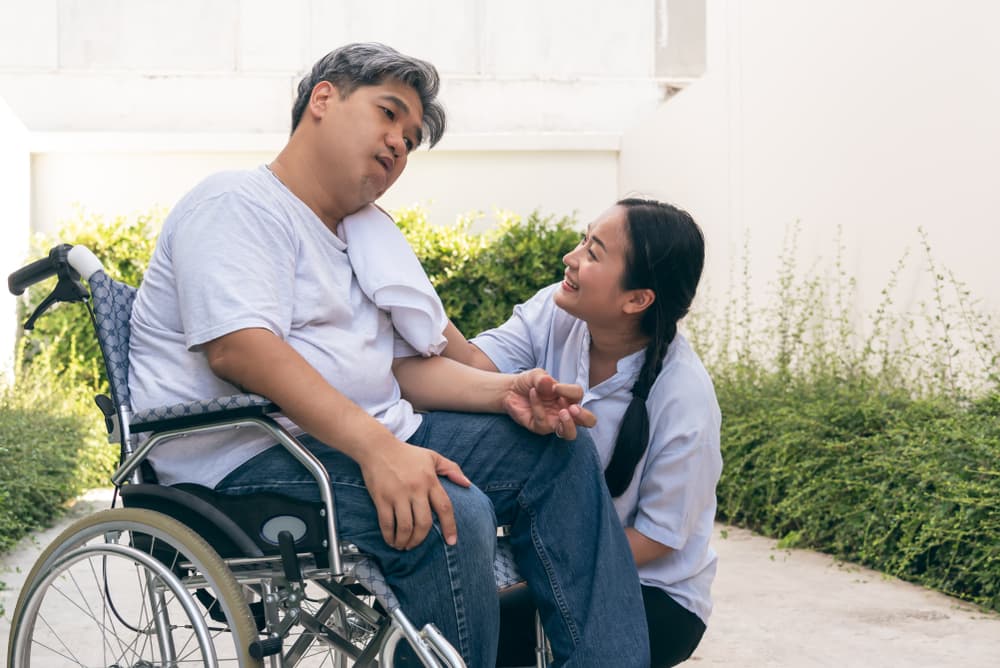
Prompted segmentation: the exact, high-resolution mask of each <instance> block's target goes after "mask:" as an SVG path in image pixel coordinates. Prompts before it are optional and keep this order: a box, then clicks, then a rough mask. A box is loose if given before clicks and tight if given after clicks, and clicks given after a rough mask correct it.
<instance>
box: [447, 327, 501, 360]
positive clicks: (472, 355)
mask: <svg viewBox="0 0 1000 668" xmlns="http://www.w3.org/2000/svg"><path fill="white" fill-rule="evenodd" d="M444 337H445V338H446V339H448V346H447V347H446V348H445V349H444V351H442V352H441V356H442V357H447V358H449V359H453V360H455V361H456V362H461V363H462V364H465V365H466V366H471V367H475V368H477V369H482V370H483V371H499V369H497V366H496V365H495V364H494V363H493V360H491V359H490V358H489V357H487V355H486V353H484V352H483V351H482V350H480V349H479V348H477V347H476V346H475V345H474V344H472V343H469V341H468V340H467V339H466V338H465V335H464V334H462V332H460V331H458V327H455V323H453V322H452V321H451V320H449V321H448V326H447V327H445V329H444Z"/></svg>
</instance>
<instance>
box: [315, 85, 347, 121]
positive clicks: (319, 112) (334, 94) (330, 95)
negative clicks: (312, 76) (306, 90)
mask: <svg viewBox="0 0 1000 668" xmlns="http://www.w3.org/2000/svg"><path fill="white" fill-rule="evenodd" d="M339 97H340V93H339V92H338V91H337V87H336V86H334V85H333V84H332V83H330V82H329V81H320V82H319V83H318V84H316V85H315V86H313V89H312V94H311V95H310V96H309V111H310V112H311V113H312V114H313V115H314V116H315V117H317V118H320V117H322V116H323V114H324V113H326V109H327V107H328V106H329V105H330V102H331V101H332V100H334V99H339Z"/></svg>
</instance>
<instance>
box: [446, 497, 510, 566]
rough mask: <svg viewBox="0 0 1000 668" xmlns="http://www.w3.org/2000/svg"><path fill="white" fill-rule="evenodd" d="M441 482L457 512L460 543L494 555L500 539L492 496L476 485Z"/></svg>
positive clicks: (468, 548) (464, 546)
mask: <svg viewBox="0 0 1000 668" xmlns="http://www.w3.org/2000/svg"><path fill="white" fill-rule="evenodd" d="M442 484H443V485H444V489H445V491H446V492H448V497H449V498H450V499H451V505H452V509H453V511H454V513H455V524H456V526H457V527H458V544H459V546H461V548H462V549H463V550H470V549H474V550H476V551H477V552H480V553H486V554H492V551H493V549H494V547H495V545H496V539H497V520H496V514H495V513H494V510H493V503H492V502H491V501H490V499H489V497H487V496H486V495H485V494H484V493H483V492H482V491H481V490H480V489H479V488H478V487H475V486H473V487H461V486H459V485H455V484H453V483H451V482H449V481H447V480H443V481H442Z"/></svg>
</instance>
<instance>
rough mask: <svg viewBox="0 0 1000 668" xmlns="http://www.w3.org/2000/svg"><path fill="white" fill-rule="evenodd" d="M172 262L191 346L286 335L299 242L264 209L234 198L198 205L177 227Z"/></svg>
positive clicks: (225, 196) (216, 198)
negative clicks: (259, 333)
mask: <svg viewBox="0 0 1000 668" xmlns="http://www.w3.org/2000/svg"><path fill="white" fill-rule="evenodd" d="M171 261H172V265H173V270H174V277H175V280H176V284H177V298H178V302H179V305H180V314H181V321H182V324H183V327H184V333H185V334H184V335H185V344H186V345H187V347H188V348H189V349H194V348H197V347H198V346H200V345H201V344H204V343H207V342H208V341H211V340H213V339H217V338H219V337H220V336H223V335H225V334H229V333H232V332H235V331H237V330H240V329H249V328H263V329H268V330H270V331H272V332H274V333H275V334H276V335H278V336H280V337H282V338H285V337H287V335H288V333H289V331H290V329H291V321H292V306H293V303H294V299H295V289H294V281H295V264H296V244H295V240H294V238H293V236H292V234H291V233H290V230H289V229H288V228H287V226H285V225H283V224H282V223H281V222H280V221H278V220H277V219H275V218H274V217H273V215H271V214H270V213H268V212H267V211H265V210H264V209H263V208H261V207H259V206H258V205H255V204H253V203H251V202H249V201H247V200H246V199H244V198H243V197H240V196H239V195H236V194H234V193H223V194H221V195H216V196H214V197H211V198H208V199H206V200H205V201H203V202H199V203H198V204H196V205H195V206H194V207H192V209H191V211H190V212H189V213H188V215H187V216H186V217H185V218H184V219H183V220H181V221H179V224H178V226H177V228H176V229H175V230H174V234H173V242H172V257H171Z"/></svg>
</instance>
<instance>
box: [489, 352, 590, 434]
mask: <svg viewBox="0 0 1000 668" xmlns="http://www.w3.org/2000/svg"><path fill="white" fill-rule="evenodd" d="M581 399H583V388H582V387H580V386H579V385H571V384H568V383H557V382H556V380H555V379H554V378H553V377H552V376H550V375H549V374H547V373H545V371H544V370H542V369H531V370H530V371H525V372H523V373H519V374H517V376H515V377H514V382H513V383H512V385H511V387H510V390H509V391H508V392H507V394H506V396H505V397H504V401H503V405H504V409H505V410H506V411H507V414H508V415H510V417H511V419H513V420H514V421H515V422H517V423H518V424H519V425H521V426H522V427H525V428H526V429H529V430H531V431H533V432H535V433H536V434H551V433H553V432H555V434H556V435H557V436H559V437H561V438H565V439H569V440H572V439H574V438H576V427H577V425H580V426H583V427H593V426H594V425H595V424H597V418H596V417H595V416H594V414H593V413H591V412H590V411H588V410H587V409H585V408H581V407H580V405H579V403H578V402H579V401H580V400H581Z"/></svg>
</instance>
